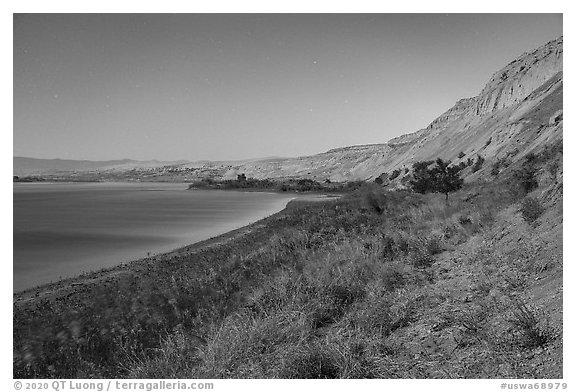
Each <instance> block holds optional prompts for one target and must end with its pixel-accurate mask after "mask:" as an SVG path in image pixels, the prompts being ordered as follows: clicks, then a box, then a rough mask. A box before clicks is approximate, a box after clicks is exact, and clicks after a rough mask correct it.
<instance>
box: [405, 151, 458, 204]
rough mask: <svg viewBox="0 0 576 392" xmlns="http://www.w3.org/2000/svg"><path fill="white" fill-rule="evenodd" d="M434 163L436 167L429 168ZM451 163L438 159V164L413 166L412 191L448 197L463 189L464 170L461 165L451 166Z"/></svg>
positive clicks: (419, 163) (430, 162) (429, 163)
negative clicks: (437, 193)
mask: <svg viewBox="0 0 576 392" xmlns="http://www.w3.org/2000/svg"><path fill="white" fill-rule="evenodd" d="M432 163H435V165H434V166H433V167H431V168H429V166H430V165H432ZM450 163H451V162H450V161H443V160H442V159H440V158H438V159H437V160H436V162H433V161H424V162H416V163H415V164H414V165H413V169H414V170H413V171H414V174H413V178H412V180H411V181H410V185H411V186H412V190H413V191H414V192H418V193H427V192H439V193H442V194H444V195H446V202H448V195H449V194H450V193H452V192H455V191H457V190H458V189H460V188H462V185H463V184H464V180H463V179H462V178H460V171H461V170H462V168H461V167H460V166H459V165H456V166H450Z"/></svg>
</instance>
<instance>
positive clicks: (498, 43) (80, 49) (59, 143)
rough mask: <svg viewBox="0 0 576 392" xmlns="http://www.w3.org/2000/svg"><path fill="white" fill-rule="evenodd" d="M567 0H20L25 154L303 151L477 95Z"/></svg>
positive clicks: (17, 112) (20, 148) (344, 142)
mask: <svg viewBox="0 0 576 392" xmlns="http://www.w3.org/2000/svg"><path fill="white" fill-rule="evenodd" d="M560 35H562V16H561V15H558V14H507V15H503V14H462V15H457V14H452V15H444V14H423V15H419V14H409V15H402V14H335V15H323V14H262V15H256V14H237V15H226V14H187V15H186V14H178V15H170V14H159V15H153V14H132V15H131V14H119V15H114V14H102V15H97V14H93V15H73V14H63V15H58V14H50V15H15V17H14V134H13V136H14V151H13V152H14V155H15V156H29V157H36V158H66V159H91V160H107V159H121V158H132V159H140V160H148V159H161V160H178V159H186V160H203V159H209V160H229V159H245V158H256V157H266V156H285V157H290V156H300V155H309V154H315V153H319V152H323V151H326V150H328V149H331V148H335V147H343V146H348V145H355V144H369V143H382V142H386V141H387V140H389V139H390V138H392V137H395V136H398V135H401V134H404V133H408V132H414V131H416V130H418V129H421V128H424V127H426V126H427V125H428V124H429V123H430V122H431V121H432V120H434V118H436V117H437V116H438V115H440V114H441V113H442V112H444V111H445V110H447V109H449V108H450V107H451V106H452V105H453V104H454V103H455V102H456V101H457V100H458V99H460V98H465V97H471V96H475V95H477V94H478V93H479V92H480V90H481V89H482V87H483V86H484V85H485V83H486V82H487V81H488V79H489V78H490V77H491V75H492V74H493V73H494V72H496V71H497V70H498V69H500V68H502V67H503V66H505V65H506V64H507V63H509V62H510V61H511V60H513V59H514V58H516V57H518V56H519V55H521V54H522V53H523V52H526V51H529V50H532V49H535V48H536V47H538V46H540V45H542V44H544V43H546V42H548V41H550V40H552V39H555V38H557V37H558V36H560Z"/></svg>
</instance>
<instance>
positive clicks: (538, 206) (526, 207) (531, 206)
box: [520, 197, 545, 223]
mask: <svg viewBox="0 0 576 392" xmlns="http://www.w3.org/2000/svg"><path fill="white" fill-rule="evenodd" d="M544 211H545V209H544V206H542V203H540V201H538V199H535V198H533V197H526V198H524V200H523V201H522V204H521V206H520V212H521V213H522V218H524V220H525V221H526V222H528V223H534V222H535V221H536V219H538V218H539V217H540V216H541V215H542V214H543V213H544Z"/></svg>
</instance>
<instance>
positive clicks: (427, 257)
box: [411, 249, 434, 268]
mask: <svg viewBox="0 0 576 392" xmlns="http://www.w3.org/2000/svg"><path fill="white" fill-rule="evenodd" d="M411 260H412V265H414V267H416V268H427V267H430V266H431V265H432V264H433V263H434V257H433V256H432V255H431V254H430V253H428V252H426V251H423V250H420V249H417V250H416V251H414V252H412V256H411Z"/></svg>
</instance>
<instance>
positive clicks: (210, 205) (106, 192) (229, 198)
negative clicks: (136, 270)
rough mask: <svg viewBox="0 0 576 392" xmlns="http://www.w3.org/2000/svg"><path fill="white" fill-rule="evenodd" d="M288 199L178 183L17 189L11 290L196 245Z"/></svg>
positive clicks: (275, 208)
mask: <svg viewBox="0 0 576 392" xmlns="http://www.w3.org/2000/svg"><path fill="white" fill-rule="evenodd" d="M289 199H290V197H288V196H286V195H278V194H273V193H256V192H227V191H205V190H194V191H188V190H186V185H183V184H150V183H146V184H111V183H90V184H45V183H43V184H14V228H13V229H14V290H15V291H18V290H23V289H25V288H29V287H33V286H35V285H38V284H41V283H47V282H50V281H55V280H58V279H59V278H61V277H69V276H74V275H78V274H80V273H82V272H87V271H92V270H98V269H101V268H104V267H111V266H114V265H117V264H120V263H122V262H126V261H130V260H134V259H137V258H140V257H145V256H146V255H147V253H148V252H150V253H151V254H154V253H159V252H165V251H169V250H171V249H174V248H176V247H178V246H183V245H186V244H191V243H194V242H197V241H201V240H204V239H207V238H210V237H213V236H215V235H218V234H221V233H224V232H226V231H229V230H232V229H234V228H238V227H241V226H244V225H246V224H248V223H250V222H254V221H256V220H258V219H261V218H263V217H265V216H268V215H270V214H272V213H274V212H276V211H279V210H281V209H282V208H283V207H284V206H285V205H286V203H287V202H288V200H289Z"/></svg>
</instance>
